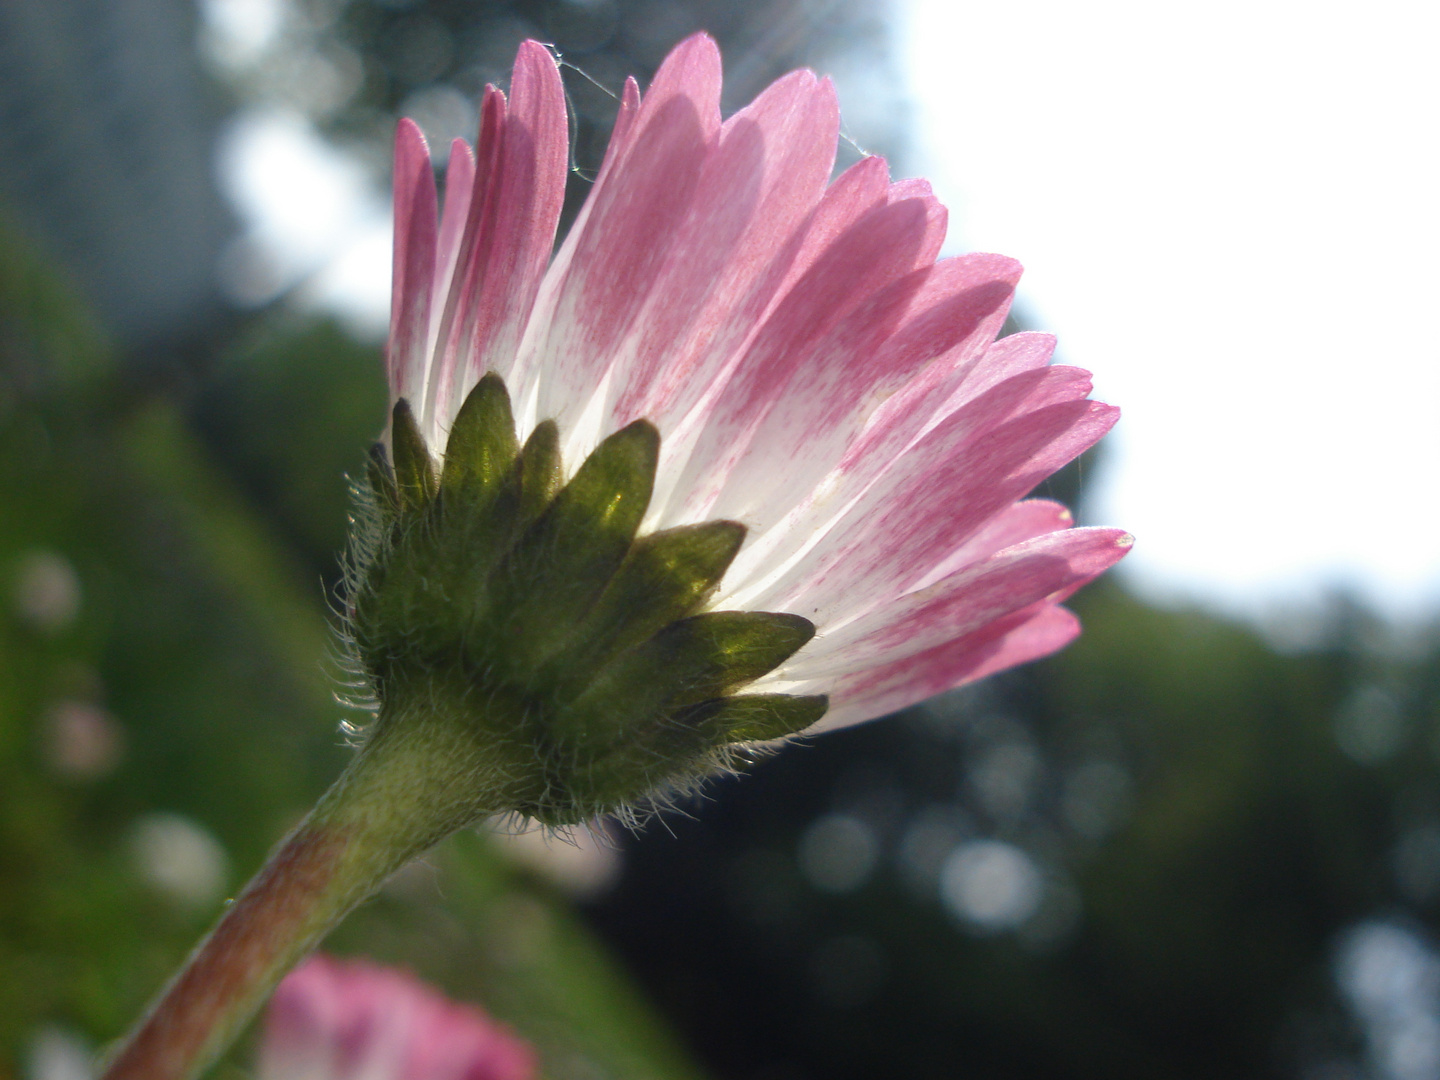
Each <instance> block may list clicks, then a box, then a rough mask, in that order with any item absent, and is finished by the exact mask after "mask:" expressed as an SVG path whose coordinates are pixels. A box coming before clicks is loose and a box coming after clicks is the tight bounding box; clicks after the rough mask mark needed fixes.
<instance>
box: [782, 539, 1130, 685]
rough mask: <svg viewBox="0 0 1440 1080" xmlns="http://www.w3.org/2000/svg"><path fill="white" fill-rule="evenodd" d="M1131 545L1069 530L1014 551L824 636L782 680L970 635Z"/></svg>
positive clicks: (1072, 582)
mask: <svg viewBox="0 0 1440 1080" xmlns="http://www.w3.org/2000/svg"><path fill="white" fill-rule="evenodd" d="M1132 543H1133V541H1132V539H1131V537H1130V536H1129V535H1128V534H1126V533H1125V532H1123V531H1121V530H1119V529H1067V530H1064V531H1061V532H1056V533H1050V534H1048V535H1045V536H1040V537H1036V538H1034V539H1031V540H1027V541H1024V542H1022V543H1020V544H1016V545H1013V546H1011V547H1008V548H1006V549H1005V550H1004V551H1001V552H999V553H997V554H996V555H994V556H992V557H991V558H989V559H986V560H984V561H983V562H980V563H978V564H975V565H973V566H969V567H966V568H965V569H964V570H961V571H959V572H957V573H954V574H951V575H950V576H948V577H946V578H944V579H942V580H940V581H938V582H936V583H935V584H934V585H931V586H929V587H928V588H925V589H920V590H917V591H915V592H912V593H908V594H906V595H905V596H902V597H899V598H897V599H895V600H893V601H891V602H890V603H887V604H884V605H882V606H880V607H878V608H875V609H873V610H872V611H871V612H869V613H868V614H867V615H866V616H865V617H863V618H859V619H856V620H854V621H853V622H851V623H849V624H847V625H845V626H842V627H840V628H839V629H837V630H832V631H829V632H827V633H824V634H822V636H821V637H819V638H817V639H816V641H815V642H814V643H813V644H812V645H811V646H810V647H809V648H807V649H805V650H804V651H803V652H801V653H800V654H799V655H797V656H796V657H795V658H794V659H793V660H792V661H790V662H789V663H788V664H786V666H785V668H784V669H783V677H784V678H785V679H821V678H837V677H839V676H843V675H844V674H845V672H847V671H853V670H856V669H859V668H865V667H877V666H883V665H886V664H890V663H892V662H894V661H896V660H900V659H903V658H905V657H907V656H915V655H918V654H920V653H922V652H924V651H926V650H927V649H930V648H933V647H935V646H938V645H943V644H944V643H945V642H947V641H951V640H953V639H956V638H961V637H965V636H967V635H969V634H972V633H974V632H976V631H977V630H980V629H981V628H983V627H984V626H986V625H988V624H990V623H992V622H995V621H996V620H999V619H1002V618H1005V617H1007V616H1010V615H1013V614H1014V613H1015V612H1017V611H1020V610H1022V609H1025V608H1028V607H1029V606H1030V605H1032V604H1035V603H1038V602H1040V601H1041V600H1045V599H1046V598H1050V599H1051V600H1052V602H1053V600H1054V598H1055V597H1057V596H1059V595H1060V594H1062V593H1064V594H1066V595H1068V591H1069V590H1073V589H1074V588H1075V587H1076V586H1077V585H1078V584H1079V583H1082V582H1086V581H1089V580H1091V579H1093V578H1094V577H1096V576H1097V575H1099V574H1101V573H1103V572H1104V571H1105V570H1107V569H1109V568H1110V567H1111V566H1113V565H1114V564H1115V563H1117V562H1119V561H1120V559H1121V558H1122V557H1123V556H1124V555H1125V554H1126V553H1127V552H1128V551H1129V550H1130V546H1131V544H1132Z"/></svg>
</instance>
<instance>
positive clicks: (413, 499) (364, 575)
mask: <svg viewBox="0 0 1440 1080" xmlns="http://www.w3.org/2000/svg"><path fill="white" fill-rule="evenodd" d="M391 446H392V456H393V464H392V457H387V455H386V454H385V451H384V449H383V447H378V446H377V447H376V449H375V452H374V453H373V454H372V456H371V461H370V465H369V468H368V472H367V477H368V481H369V489H370V493H371V496H372V498H373V499H374V502H375V506H376V509H377V510H378V514H376V515H374V517H375V518H376V519H377V520H378V522H379V534H380V535H379V536H378V537H376V538H371V540H370V542H368V543H361V544H357V545H356V550H357V552H358V553H359V554H357V556H356V561H357V566H356V568H355V574H354V578H353V580H354V595H353V597H352V611H353V615H352V618H351V628H352V630H353V633H354V642H355V648H356V652H357V654H358V660H359V661H360V663H361V665H362V666H363V668H364V669H365V671H366V672H367V673H368V674H369V676H370V677H371V679H372V680H373V683H374V686H375V691H376V695H377V697H378V698H379V700H380V703H381V709H380V718H379V720H378V722H377V723H378V725H381V726H386V727H387V728H391V729H394V732H395V734H397V735H398V734H399V728H398V726H399V725H408V726H413V727H414V729H415V733H416V734H415V737H416V738H417V740H422V741H423V740H425V738H426V736H425V732H426V731H427V730H430V731H434V730H436V725H442V726H445V727H446V728H447V729H449V730H450V732H451V735H452V736H453V734H454V733H455V731H456V730H459V731H460V732H462V733H464V735H465V737H466V738H468V739H473V748H474V752H475V756H476V759H477V760H483V761H484V762H485V767H484V768H483V769H477V772H476V776H477V779H476V784H477V787H478V788H483V789H484V790H483V791H481V790H477V792H476V794H475V804H476V807H477V810H482V811H483V812H486V813H495V812H505V811H518V812H521V813H524V814H527V815H529V816H532V817H535V818H538V819H540V820H542V821H545V822H547V823H549V824H553V825H561V824H568V823H572V822H577V821H583V820H586V819H588V818H591V817H594V816H595V815H597V814H601V813H606V812H612V811H622V810H625V809H626V808H629V807H634V806H637V805H644V804H646V803H647V802H653V801H654V800H656V799H657V798H658V799H663V798H665V797H666V796H667V795H669V794H672V793H674V792H676V791H683V790H685V789H688V788H690V787H693V786H694V785H695V784H696V783H697V782H698V781H699V780H700V779H702V778H703V777H705V776H707V775H709V774H711V773H713V772H714V771H716V770H717V769H724V768H726V767H728V766H730V765H731V764H732V763H733V762H734V761H735V760H738V759H737V758H736V751H737V749H738V750H744V749H745V748H748V747H752V746H754V745H756V744H760V743H764V742H768V741H771V740H775V739H782V738H786V737H788V736H790V735H794V734H796V733H798V732H800V731H803V730H804V729H805V728H807V727H809V726H810V725H811V724H813V723H814V722H815V721H816V720H818V719H819V718H820V717H821V716H822V715H824V712H825V708H826V700H825V698H823V697H794V696H789V695H784V694H749V695H746V694H740V693H737V692H738V691H741V690H743V689H744V688H745V687H746V686H748V685H749V684H750V683H752V682H754V681H755V680H756V679H758V678H759V677H760V676H762V675H765V674H766V673H768V672H770V671H773V670H774V669H775V668H776V667H778V666H779V665H780V664H782V663H784V662H785V661H786V660H787V659H788V658H789V657H790V656H792V655H793V654H794V653H795V652H796V650H798V649H800V648H801V647H802V646H803V645H804V644H805V643H806V642H808V641H809V640H810V638H811V637H812V636H813V635H814V633H815V628H814V627H813V626H812V625H811V624H810V623H809V622H808V621H807V620H805V619H803V618H800V617H799V616H796V615H786V614H775V613H770V612H742V611H707V610H705V607H706V603H707V601H708V600H709V599H710V597H711V595H712V594H713V593H714V591H715V589H716V588H717V587H718V585H719V584H720V581H721V579H722V578H723V577H724V575H725V572H726V570H727V569H728V568H729V566H730V563H731V562H732V561H733V560H734V558H735V555H736V553H737V552H738V551H739V550H740V546H741V544H742V543H743V542H744V539H745V528H744V526H743V525H740V524H738V523H737V522H733V521H711V522H706V523H704V524H700V525H690V526H685V527H683V528H677V529H668V530H665V531H662V532H657V533H651V534H648V535H645V536H639V535H637V533H638V530H639V527H640V522H641V521H642V520H643V518H644V516H645V512H646V510H647V508H648V506H649V503H650V495H651V491H652V489H653V487H654V482H655V470H656V466H657V463H658V461H659V453H660V436H659V433H658V432H657V431H656V430H655V428H654V426H653V425H651V424H649V423H647V422H645V421H643V420H642V421H637V422H635V423H633V424H631V425H629V426H628V427H626V428H623V429H622V430H620V431H618V432H616V433H615V434H613V435H611V436H610V437H609V438H607V439H606V440H605V441H604V442H602V443H601V444H600V445H599V446H598V447H597V448H596V449H595V451H594V452H593V453H592V454H591V455H590V456H589V457H588V458H586V459H585V461H584V462H582V463H581V465H580V467H579V468H578V469H577V470H576V471H575V473H574V475H573V476H572V477H571V479H570V481H569V482H568V483H562V478H563V475H564V473H563V468H562V462H561V460H560V439H559V432H558V430H557V428H556V426H555V424H554V422H553V421H548V420H547V421H545V422H543V423H541V424H539V425H537V427H536V428H535V430H534V431H533V432H532V433H531V435H530V437H529V438H528V439H527V440H526V441H525V444H524V446H523V447H522V446H521V445H520V444H519V441H518V440H517V438H516V433H515V423H514V419H513V416H512V413H511V408H510V398H509V395H508V393H507V392H506V389H505V385H504V383H503V382H502V381H501V380H500V378H499V377H497V376H495V375H493V374H491V375H486V376H485V377H484V378H483V379H481V380H480V382H479V383H478V384H477V385H476V387H475V389H474V390H473V391H471V393H470V395H469V396H468V397H467V398H466V400H465V403H464V404H463V406H462V407H461V409H460V412H459V413H458V415H457V416H456V418H455V423H454V425H453V426H452V427H451V429H450V433H449V436H448V445H447V446H446V451H445V458H444V462H443V465H442V466H441V468H440V471H439V475H438V477H437V475H436V471H435V464H434V461H433V459H432V458H431V456H430V452H429V449H428V448H427V447H426V446H425V443H424V440H423V438H422V437H421V435H420V432H419V429H418V427H417V426H416V423H415V419H414V416H413V415H412V413H411V410H410V407H409V406H408V405H407V404H406V403H405V402H404V401H401V402H399V403H398V404H397V405H396V406H395V410H394V416H393V423H392V428H391ZM431 741H433V742H435V744H436V745H439V744H440V743H441V742H443V741H445V740H431ZM447 745H453V739H452V740H450V742H448V743H447Z"/></svg>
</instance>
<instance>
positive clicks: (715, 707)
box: [676, 694, 830, 743]
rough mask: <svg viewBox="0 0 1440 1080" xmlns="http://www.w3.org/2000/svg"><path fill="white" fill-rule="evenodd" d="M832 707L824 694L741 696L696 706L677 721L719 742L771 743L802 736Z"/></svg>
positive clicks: (678, 717) (681, 715) (686, 711)
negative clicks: (773, 740)
mask: <svg viewBox="0 0 1440 1080" xmlns="http://www.w3.org/2000/svg"><path fill="white" fill-rule="evenodd" d="M829 707H830V699H829V698H828V697H826V696H825V695H824V694H816V695H813V696H796V695H793V694H737V695H735V696H734V697H728V698H717V699H714V700H711V701H706V702H702V703H701V704H699V705H694V706H692V707H691V708H689V709H687V710H685V711H684V712H683V713H681V714H680V715H679V716H677V717H676V719H677V720H678V721H679V722H680V723H682V724H686V725H688V726H691V727H694V728H697V729H699V730H700V731H702V732H704V733H705V735H706V737H707V738H708V739H709V740H712V741H715V742H723V743H731V742H769V741H770V740H772V739H785V738H789V737H790V736H791V735H798V734H799V733H800V732H802V731H804V730H805V729H806V728H808V727H809V726H810V725H811V724H814V723H816V722H817V721H818V720H819V719H820V718H821V717H822V716H824V715H825V710H826V709H828V708H829Z"/></svg>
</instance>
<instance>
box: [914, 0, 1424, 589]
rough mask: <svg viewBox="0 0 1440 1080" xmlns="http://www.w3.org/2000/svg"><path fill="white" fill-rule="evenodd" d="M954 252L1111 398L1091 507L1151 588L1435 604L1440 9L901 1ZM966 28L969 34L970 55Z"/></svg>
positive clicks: (920, 159) (1130, 567)
mask: <svg viewBox="0 0 1440 1080" xmlns="http://www.w3.org/2000/svg"><path fill="white" fill-rule="evenodd" d="M898 10H899V12H900V15H901V18H900V23H899V32H898V35H897V36H898V41H897V48H898V51H899V56H900V62H899V65H898V66H899V68H900V70H901V71H902V72H904V74H905V77H906V79H907V80H908V89H909V92H910V97H911V101H912V104H913V108H914V110H915V119H916V125H915V142H916V151H917V160H916V164H917V165H918V166H920V171H922V172H923V173H924V174H925V175H927V176H929V177H931V179H932V180H933V181H934V183H935V187H936V189H937V191H938V192H939V193H940V195H941V197H942V198H943V199H944V200H945V201H946V203H947V204H948V205H949V206H950V208H951V218H950V222H951V231H950V244H951V247H952V249H953V250H964V249H981V250H995V251H1002V252H1004V253H1006V254H1009V255H1014V256H1015V257H1017V258H1019V259H1020V260H1021V261H1022V262H1023V263H1024V264H1025V266H1026V271H1027V272H1026V276H1025V280H1024V282H1023V283H1022V286H1021V293H1020V296H1021V305H1022V308H1023V310H1024V312H1025V313H1026V314H1027V315H1028V317H1029V318H1030V319H1031V321H1033V323H1034V324H1035V325H1036V326H1037V327H1041V328H1045V329H1049V330H1053V331H1054V332H1056V333H1057V334H1059V335H1060V354H1059V355H1060V359H1062V360H1063V361H1064V362H1067V363H1072V364H1078V365H1080V366H1082V367H1086V368H1090V369H1091V370H1092V371H1094V372H1095V376H1096V378H1095V384H1096V393H1097V396H1099V397H1103V398H1104V399H1106V400H1108V401H1112V402H1114V403H1116V404H1118V405H1120V406H1121V407H1122V409H1123V410H1124V415H1123V417H1122V419H1121V422H1120V425H1119V427H1118V428H1117V429H1116V430H1115V433H1114V434H1113V435H1111V436H1110V438H1109V440H1108V441H1107V443H1106V450H1107V454H1108V457H1107V458H1106V460H1105V462H1104V465H1103V472H1102V474H1101V475H1100V476H1099V477H1097V481H1098V483H1097V485H1096V490H1095V495H1096V498H1095V505H1093V506H1092V507H1090V508H1089V509H1090V513H1089V515H1088V516H1089V517H1090V518H1091V519H1092V520H1097V521H1099V520H1103V521H1106V522H1114V523H1116V524H1122V525H1124V526H1125V527H1126V528H1128V529H1130V530H1131V531H1132V532H1134V533H1135V535H1136V537H1137V543H1136V546H1135V550H1134V552H1133V553H1132V554H1131V556H1130V557H1129V558H1128V559H1127V560H1126V562H1125V564H1124V566H1123V572H1124V573H1125V574H1126V575H1127V578H1128V580H1129V581H1130V582H1131V583H1132V584H1134V585H1137V586H1139V587H1140V588H1141V589H1142V590H1143V591H1144V592H1146V593H1147V594H1150V595H1151V596H1152V597H1158V598H1163V597H1173V596H1182V597H1187V598H1194V599H1199V600H1201V601H1203V602H1207V603H1210V604H1214V605H1218V606H1220V607H1222V608H1225V609H1227V610H1231V611H1237V612H1241V613H1245V614H1252V615H1253V614H1264V613H1265V612H1266V611H1267V610H1268V609H1272V608H1274V607H1276V606H1291V607H1295V606H1299V607H1303V606H1306V605H1308V604H1310V603H1312V602H1314V601H1316V600H1317V599H1319V598H1320V597H1322V596H1323V595H1324V594H1325V593H1326V592H1327V591H1329V590H1332V589H1336V588H1342V589H1350V590H1354V591H1355V592H1357V593H1358V594H1359V595H1360V596H1361V597H1363V598H1364V599H1366V600H1368V601H1370V602H1372V603H1374V604H1376V605H1378V606H1380V607H1381V608H1382V609H1384V610H1385V611H1386V612H1387V613H1388V614H1391V615H1394V616H1398V617H1402V618H1403V617H1406V616H1415V615H1419V614H1421V613H1423V612H1424V611H1427V610H1433V607H1434V605H1435V603H1436V601H1437V599H1440V500H1437V499H1436V498H1435V496H1434V495H1433V494H1432V488H1433V485H1434V482H1435V476H1436V474H1437V472H1440V416H1437V404H1440V339H1437V334H1436V328H1435V310H1436V297H1437V296H1440V261H1437V260H1436V258H1435V252H1436V250H1437V249H1440V211H1437V209H1436V200H1437V192H1440V152H1437V145H1436V133H1437V124H1436V121H1437V111H1440V110H1437V106H1440V65H1437V64H1436V63H1435V60H1434V57H1435V42H1436V33H1437V30H1440V16H1437V9H1436V8H1435V7H1434V6H1433V5H1428V4H1423V3H1418V2H1409V0H1381V2H1379V3H1375V4H1369V5H1366V6H1365V7H1364V8H1363V12H1362V9H1361V7H1360V6H1358V5H1353V4H1335V3H1319V4H1315V3H1298V2H1294V0H1260V2H1244V0H1216V2H1214V3H1209V4H1200V5H1194V4H1186V5H1179V4H1151V3H1144V2H1142V0H1095V2H1093V3H1087V4H1072V3H1066V2H1064V0H1011V2H1007V3H1003V4H956V3H953V2H949V0H907V2H906V3H904V4H903V5H902V6H901V7H900V8H899V9H898ZM957 42H963V43H964V44H963V45H959V46H957Z"/></svg>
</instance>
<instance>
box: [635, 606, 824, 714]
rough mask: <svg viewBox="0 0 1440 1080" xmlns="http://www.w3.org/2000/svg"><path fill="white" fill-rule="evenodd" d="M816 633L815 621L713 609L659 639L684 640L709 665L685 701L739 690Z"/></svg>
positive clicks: (778, 664) (755, 612) (681, 623)
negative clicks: (707, 659) (706, 660)
mask: <svg viewBox="0 0 1440 1080" xmlns="http://www.w3.org/2000/svg"><path fill="white" fill-rule="evenodd" d="M814 636H815V624H814V623H812V622H811V621H810V620H809V619H806V618H803V617H801V616H799V615H790V614H787V613H783V612H774V611H709V612H706V613H704V614H703V615H695V616H693V617H691V618H689V619H683V620H681V621H680V622H677V623H674V624H672V625H671V626H668V627H666V629H665V630H664V631H662V632H661V633H660V634H657V635H656V639H657V640H659V639H662V638H666V637H669V638H671V639H674V640H679V641H683V642H684V643H685V645H684V646H683V647H684V649H685V651H687V652H690V653H692V654H695V655H704V656H706V657H708V658H709V663H708V666H707V668H706V671H705V673H704V674H703V676H700V677H697V678H696V679H695V680H694V681H693V682H692V683H691V684H690V686H689V688H688V690H687V692H686V694H685V704H689V703H692V702H696V701H703V700H704V699H706V698H712V697H720V696H722V695H724V694H731V693H734V692H735V691H736V690H737V689H739V688H740V687H742V686H745V685H746V684H748V683H752V682H754V681H755V680H756V679H758V678H760V676H761V675H768V674H769V673H770V672H772V671H774V670H775V669H776V668H777V667H779V666H780V665H781V664H783V663H784V662H785V661H786V660H789V659H790V657H792V656H794V655H795V654H796V653H797V652H799V651H800V649H801V648H802V647H803V646H804V645H805V644H806V643H807V642H809V641H810V639H811V638H813V637H814Z"/></svg>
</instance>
